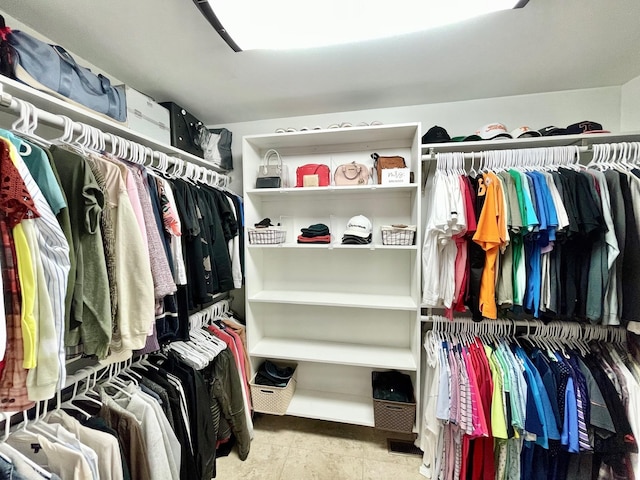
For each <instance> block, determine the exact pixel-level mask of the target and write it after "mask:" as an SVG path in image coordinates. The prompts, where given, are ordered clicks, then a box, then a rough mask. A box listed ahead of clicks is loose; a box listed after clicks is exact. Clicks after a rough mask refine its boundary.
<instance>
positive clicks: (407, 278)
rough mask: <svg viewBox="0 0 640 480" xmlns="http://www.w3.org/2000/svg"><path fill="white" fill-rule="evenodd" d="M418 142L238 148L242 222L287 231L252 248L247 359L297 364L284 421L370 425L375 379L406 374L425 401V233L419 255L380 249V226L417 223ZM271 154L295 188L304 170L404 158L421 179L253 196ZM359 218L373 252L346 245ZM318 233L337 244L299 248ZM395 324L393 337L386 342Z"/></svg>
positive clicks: (308, 141)
mask: <svg viewBox="0 0 640 480" xmlns="http://www.w3.org/2000/svg"><path fill="white" fill-rule="evenodd" d="M419 142H420V124H419V123H407V124H400V125H380V126H373V127H372V126H367V127H351V128H339V129H326V130H311V131H307V132H293V133H283V134H267V135H251V136H245V137H243V142H242V147H243V148H242V162H243V165H244V187H245V190H244V192H245V215H246V216H247V218H249V219H250V220H251V222H254V221H257V220H258V219H261V218H266V217H268V218H271V219H276V220H275V222H279V223H280V224H281V225H282V228H284V229H285V231H286V232H287V242H286V243H283V244H278V245H251V244H249V243H248V242H247V243H246V244H245V247H246V252H247V254H246V258H247V262H246V263H247V265H246V268H247V287H246V302H247V308H246V311H247V337H248V344H249V355H250V357H251V359H252V362H255V363H257V362H258V361H259V360H263V359H265V358H270V359H274V360H280V361H287V362H293V363H297V364H298V365H299V367H300V368H301V370H300V373H299V378H298V384H297V385H298V390H297V391H296V392H295V394H294V396H293V399H292V401H291V403H290V406H289V409H288V411H287V414H289V415H296V416H300V417H306V418H317V419H322V420H330V421H334V422H343V423H351V424H359V425H367V426H374V415H373V399H372V398H371V371H373V370H374V369H380V370H387V369H396V370H400V371H405V372H409V373H410V375H411V376H412V378H413V381H414V388H415V390H416V392H417V396H418V397H419V393H420V391H421V390H420V372H419V368H420V340H421V339H420V338H419V335H420V328H419V323H418V308H419V301H420V298H419V290H420V288H419V283H420V255H418V252H419V251H420V244H421V240H420V232H419V231H416V233H415V243H416V244H415V245H383V244H382V236H381V235H380V233H379V232H380V227H381V226H382V225H387V224H394V223H399V222H401V223H407V224H415V223H417V222H419V219H420V218H422V217H421V214H420V206H421V202H422V197H421V194H420V187H421V178H420V177H421V174H422V168H421V163H420V154H421V148H420V144H419ZM271 148H274V149H276V150H277V151H278V152H279V153H280V154H281V155H282V159H283V162H284V163H286V165H287V166H288V170H289V177H290V178H289V179H290V180H291V179H292V177H293V173H294V171H295V170H296V168H297V167H299V166H300V165H304V164H306V163H325V164H330V165H331V168H332V169H335V167H336V166H337V165H341V164H343V163H348V162H352V161H356V162H361V161H363V162H366V163H367V165H368V166H371V165H372V163H373V162H372V160H371V158H370V155H371V153H372V152H378V153H380V155H401V156H403V157H404V158H405V161H406V162H407V166H408V167H409V168H410V169H411V171H412V172H413V174H414V176H415V180H414V183H411V184H402V185H377V184H376V185H353V186H335V185H330V186H327V187H304V188H280V189H256V188H255V180H256V178H255V177H256V174H257V172H258V168H259V166H260V165H261V163H262V161H263V157H264V155H265V153H266V151H267V150H268V149H271ZM356 214H361V215H365V216H367V217H368V218H370V219H371V221H372V222H373V230H374V232H375V234H374V237H373V242H374V243H371V244H367V245H342V244H341V240H342V233H343V232H344V231H345V230H346V225H347V223H348V219H349V218H351V217H352V216H353V215H356ZM318 222H322V223H325V224H327V225H328V226H329V228H330V230H331V231H332V232H333V235H332V238H331V240H332V243H329V244H298V243H297V241H296V240H297V235H298V234H297V230H298V229H299V228H300V227H303V226H304V225H310V224H313V223H318ZM274 249H276V250H274ZM277 249H281V251H278V250H277ZM327 250H335V252H327ZM300 315H302V317H300ZM303 320H304V321H303ZM389 325H397V328H394V330H393V332H392V333H389V332H388V331H386V332H385V328H388V326H389ZM347 342H352V343H347ZM303 371H304V373H305V376H304V378H302V377H301V376H300V375H302V373H303ZM336 392H340V393H336ZM418 400H419V398H418Z"/></svg>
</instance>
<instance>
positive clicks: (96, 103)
mask: <svg viewBox="0 0 640 480" xmlns="http://www.w3.org/2000/svg"><path fill="white" fill-rule="evenodd" d="M7 40H8V42H9V45H11V47H13V51H14V53H15V60H14V64H15V77H16V78H17V79H18V80H20V81H21V82H23V83H26V84H27V85H30V86H32V87H34V88H37V89H38V90H44V91H48V92H50V93H57V94H59V95H62V96H63V97H67V98H69V99H71V100H73V101H74V102H77V103H79V104H80V105H84V106H85V107H87V108H90V109H91V110H95V111H96V112H99V113H103V114H105V115H107V116H109V117H111V118H113V119H114V120H117V121H119V122H124V121H126V120H127V103H126V98H125V90H124V86H123V85H118V86H116V87H113V86H111V82H109V79H108V78H107V77H105V76H103V75H96V74H95V73H93V72H92V71H91V70H89V69H88V68H85V67H81V66H80V65H78V64H77V63H76V61H75V60H74V59H73V57H72V56H71V55H70V54H69V52H67V51H66V50H65V49H64V48H62V47H60V46H58V45H49V44H48V43H45V42H42V41H40V40H38V39H36V38H34V37H32V36H31V35H29V34H26V33H24V32H22V31H20V30H12V31H11V33H9V34H8V35H7Z"/></svg>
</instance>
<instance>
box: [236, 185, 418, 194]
mask: <svg viewBox="0 0 640 480" xmlns="http://www.w3.org/2000/svg"><path fill="white" fill-rule="evenodd" d="M417 188H418V185H417V184H415V183H408V184H405V185H361V186H335V185H330V186H328V187H304V188H295V187H294V188H252V189H250V190H247V191H245V195H251V196H256V197H273V196H278V195H295V196H296V197H298V196H303V197H306V196H319V195H354V194H357V195H362V194H363V193H378V192H384V193H389V192H412V191H415V190H416V189H417Z"/></svg>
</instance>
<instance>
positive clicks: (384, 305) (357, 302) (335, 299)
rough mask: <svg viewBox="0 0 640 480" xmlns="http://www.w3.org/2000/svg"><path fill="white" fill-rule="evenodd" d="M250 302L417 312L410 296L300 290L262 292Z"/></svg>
mask: <svg viewBox="0 0 640 480" xmlns="http://www.w3.org/2000/svg"><path fill="white" fill-rule="evenodd" d="M248 300H249V301H250V302H265V303H290V304H303V305H326V306H331V307H354V308H380V309H386V310H416V309H417V308H418V305H417V304H416V302H415V300H414V299H413V298H412V297H411V296H409V295H406V296H405V295H371V294H362V293H343V292H306V291H300V290H262V291H260V292H258V293H256V294H254V295H251V296H249V297H248Z"/></svg>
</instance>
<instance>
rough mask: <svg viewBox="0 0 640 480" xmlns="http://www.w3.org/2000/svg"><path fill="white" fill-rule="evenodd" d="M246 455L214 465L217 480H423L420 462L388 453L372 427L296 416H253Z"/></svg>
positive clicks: (382, 438)
mask: <svg viewBox="0 0 640 480" xmlns="http://www.w3.org/2000/svg"><path fill="white" fill-rule="evenodd" d="M254 429H255V436H254V439H253V442H252V443H251V452H250V453H249V457H248V458H247V459H246V460H245V461H244V462H242V461H240V459H239V458H238V453H237V450H236V449H235V448H234V450H232V451H231V453H230V454H229V456H227V457H222V458H219V459H218V460H217V477H216V478H219V479H221V480H236V479H238V480H240V479H242V480H251V479H259V480H325V479H326V480H356V479H357V480H374V479H375V480H386V479H393V480H413V479H415V480H424V477H423V476H422V475H420V474H419V473H418V469H419V467H420V464H421V463H422V457H421V456H418V455H401V454H394V453H389V452H388V449H387V437H391V438H402V436H399V435H397V434H394V433H385V432H381V431H379V430H376V429H374V428H369V427H360V426H355V425H346V424H342V423H333V422H325V421H322V420H311V419H305V418H297V417H290V416H284V417H278V416H273V415H262V414H256V417H255V418H254Z"/></svg>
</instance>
